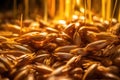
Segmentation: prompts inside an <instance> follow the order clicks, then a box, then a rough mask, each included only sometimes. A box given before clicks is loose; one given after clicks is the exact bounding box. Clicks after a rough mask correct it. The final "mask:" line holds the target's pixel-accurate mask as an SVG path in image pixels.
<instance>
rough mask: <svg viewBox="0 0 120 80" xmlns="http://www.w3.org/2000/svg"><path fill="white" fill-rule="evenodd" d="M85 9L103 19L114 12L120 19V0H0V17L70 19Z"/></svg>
mask: <svg viewBox="0 0 120 80" xmlns="http://www.w3.org/2000/svg"><path fill="white" fill-rule="evenodd" d="M85 1H86V2H85ZM116 1H117V3H116ZM114 7H115V11H114ZM85 10H86V12H87V13H88V14H90V13H91V14H94V15H96V16H99V17H102V18H103V19H105V20H109V19H110V18H111V17H112V14H113V12H114V14H113V17H114V18H116V19H117V20H120V19H119V17H120V0H0V19H3V18H9V19H10V18H15V19H17V18H19V17H20V15H21V14H23V16H24V19H29V18H35V17H40V18H41V19H44V20H51V19H52V20H53V19H57V20H58V19H70V18H71V17H72V15H73V14H76V13H77V14H78V13H79V14H82V13H84V11H85Z"/></svg>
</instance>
